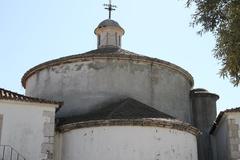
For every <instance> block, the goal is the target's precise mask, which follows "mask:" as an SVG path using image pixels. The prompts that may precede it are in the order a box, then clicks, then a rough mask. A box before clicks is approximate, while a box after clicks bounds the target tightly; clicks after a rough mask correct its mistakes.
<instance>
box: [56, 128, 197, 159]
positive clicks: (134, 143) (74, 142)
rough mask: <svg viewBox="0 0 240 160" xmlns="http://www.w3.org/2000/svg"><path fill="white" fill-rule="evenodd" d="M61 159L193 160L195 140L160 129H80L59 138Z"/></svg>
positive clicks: (195, 156) (181, 133)
mask: <svg viewBox="0 0 240 160" xmlns="http://www.w3.org/2000/svg"><path fill="white" fill-rule="evenodd" d="M61 138H62V139H61V141H62V148H61V147H60V146H57V147H60V148H61V149H59V148H58V149H57V150H61V153H60V154H61V160H79V159H82V160H93V159H104V160H113V159H114V160H123V159H124V160H173V159H174V160H197V144H196V143H197V142H196V137H195V136H194V135H192V134H190V133H188V132H184V131H179V130H175V129H167V128H160V127H138V126H109V127H92V128H81V129H75V130H71V131H69V132H65V133H63V134H62V136H61Z"/></svg>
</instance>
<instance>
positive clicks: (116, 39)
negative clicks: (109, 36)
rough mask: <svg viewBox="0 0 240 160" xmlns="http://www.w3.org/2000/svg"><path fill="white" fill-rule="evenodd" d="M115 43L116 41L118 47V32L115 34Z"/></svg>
mask: <svg viewBox="0 0 240 160" xmlns="http://www.w3.org/2000/svg"><path fill="white" fill-rule="evenodd" d="M115 41H116V45H118V38H117V32H115Z"/></svg>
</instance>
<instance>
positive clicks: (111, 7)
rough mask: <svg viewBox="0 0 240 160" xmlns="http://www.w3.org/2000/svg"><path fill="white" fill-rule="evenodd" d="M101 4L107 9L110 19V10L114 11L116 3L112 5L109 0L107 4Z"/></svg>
mask: <svg viewBox="0 0 240 160" xmlns="http://www.w3.org/2000/svg"><path fill="white" fill-rule="evenodd" d="M103 6H105V7H106V8H105V9H106V10H108V11H109V19H111V17H112V11H115V10H116V9H115V8H117V6H116V5H112V1H111V0H109V4H104V5H103Z"/></svg>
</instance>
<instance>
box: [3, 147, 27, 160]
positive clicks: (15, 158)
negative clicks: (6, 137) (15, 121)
mask: <svg viewBox="0 0 240 160" xmlns="http://www.w3.org/2000/svg"><path fill="white" fill-rule="evenodd" d="M0 160H26V159H25V158H24V157H23V156H22V155H21V154H20V153H18V151H17V150H15V149H14V148H13V147H11V146H10V145H0Z"/></svg>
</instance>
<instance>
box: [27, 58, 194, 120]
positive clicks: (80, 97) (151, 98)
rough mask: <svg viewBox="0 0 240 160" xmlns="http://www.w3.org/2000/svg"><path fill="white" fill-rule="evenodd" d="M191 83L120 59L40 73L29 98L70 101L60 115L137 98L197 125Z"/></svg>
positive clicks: (29, 88)
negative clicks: (191, 101) (192, 120)
mask: <svg viewBox="0 0 240 160" xmlns="http://www.w3.org/2000/svg"><path fill="white" fill-rule="evenodd" d="M169 66H170V65H169ZM191 85H192V84H191V82H190V80H189V79H187V78H186V77H185V76H184V75H183V74H181V73H180V72H179V71H176V70H174V69H170V67H168V66H166V65H161V64H157V63H154V62H151V63H148V62H146V61H135V60H128V59H119V58H118V57H116V58H98V59H97V58H96V59H94V58H92V59H91V60H85V61H76V62H71V63H64V64H60V65H55V66H48V67H47V68H45V69H43V70H40V71H37V72H35V73H34V74H32V75H31V76H30V77H28V79H27V80H26V95H28V96H33V97H39V98H46V99H51V100H57V101H64V106H63V107H62V108H61V110H60V111H59V112H58V113H57V116H58V117H67V116H72V115H79V114H84V113H87V112H90V111H92V110H94V109H98V108H100V107H102V106H104V105H106V104H107V103H110V102H112V101H115V100H118V99H119V98H125V97H131V98H134V99H136V100H138V101H141V102H142V103H145V104H147V105H150V106H152V107H154V108H156V109H158V110H160V111H162V112H165V113H167V114H170V115H172V116H175V117H176V118H179V119H181V120H183V121H186V122H191V105H190V97H189V92H190V89H191V87H192V86H191Z"/></svg>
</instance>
